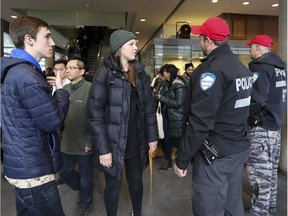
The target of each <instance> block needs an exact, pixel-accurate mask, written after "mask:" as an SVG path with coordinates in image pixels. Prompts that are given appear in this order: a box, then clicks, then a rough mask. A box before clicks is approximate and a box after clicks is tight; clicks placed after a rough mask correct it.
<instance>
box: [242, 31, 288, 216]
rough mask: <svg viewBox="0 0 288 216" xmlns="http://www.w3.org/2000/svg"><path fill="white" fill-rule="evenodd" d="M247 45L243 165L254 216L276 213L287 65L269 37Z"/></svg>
mask: <svg viewBox="0 0 288 216" xmlns="http://www.w3.org/2000/svg"><path fill="white" fill-rule="evenodd" d="M246 45H248V46H250V56H251V59H252V61H251V62H250V63H249V69H250V70H251V71H252V73H253V77H254V80H253V90H252V96H251V105H250V113H249V118H248V123H249V126H250V130H249V133H250V139H251V149H250V156H249V159H248V161H247V163H246V168H247V171H248V179H249V182H250V185H251V187H252V190H253V195H252V198H251V209H250V211H251V212H252V213H253V214H255V215H269V212H270V213H276V198H277V171H278V163H279V157H280V148H281V127H282V126H283V123H284V121H285V109H286V105H287V104H286V103H287V102H286V98H287V87H286V79H287V78H286V66H285V64H284V62H283V61H282V60H281V59H280V57H279V56H277V55H276V54H275V53H273V52H271V49H272V46H273V41H272V39H271V38H270V37H269V36H268V35H256V36H255V37H254V38H253V39H252V40H251V41H249V42H247V43H246Z"/></svg>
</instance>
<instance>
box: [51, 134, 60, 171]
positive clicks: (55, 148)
mask: <svg viewBox="0 0 288 216" xmlns="http://www.w3.org/2000/svg"><path fill="white" fill-rule="evenodd" d="M48 144H49V149H50V151H51V159H52V165H53V172H54V173H56V172H58V170H60V168H61V167H62V166H63V159H62V154H61V151H60V138H59V136H58V134H57V132H53V133H49V134H48Z"/></svg>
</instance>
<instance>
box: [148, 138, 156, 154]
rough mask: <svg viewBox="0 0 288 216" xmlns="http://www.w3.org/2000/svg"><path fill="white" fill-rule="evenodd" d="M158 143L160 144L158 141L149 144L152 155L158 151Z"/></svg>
mask: <svg viewBox="0 0 288 216" xmlns="http://www.w3.org/2000/svg"><path fill="white" fill-rule="evenodd" d="M157 143H158V141H154V142H149V147H150V149H151V151H152V153H153V152H154V151H155V150H156V149H157Z"/></svg>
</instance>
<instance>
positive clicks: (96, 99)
mask: <svg viewBox="0 0 288 216" xmlns="http://www.w3.org/2000/svg"><path fill="white" fill-rule="evenodd" d="M136 42H137V40H136V37H135V35H134V34H133V33H131V32H128V31H125V30H117V31H115V32H113V33H112V35H111V37H110V46H111V50H112V52H110V53H108V54H107V56H106V57H105V59H104V66H102V67H100V68H99V69H98V70H97V72H96V73H95V75H94V78H93V83H92V86H91V90H90V96H89V107H88V118H89V123H90V125H89V127H90V130H91V135H92V139H93V144H94V154H95V163H96V167H97V168H99V169H100V170H102V171H104V174H105V192H104V202H105V208H106V213H107V215H108V216H114V215H117V208H118V200H119V194H120V189H121V182H122V170H123V165H124V164H125V168H126V178H127V182H128V186H129V193H130V197H131V201H132V206H133V212H134V215H135V216H136V215H137V216H138V215H141V208H142V197H143V182H142V172H143V170H144V169H145V167H146V166H147V165H148V162H149V161H148V149H149V146H150V148H151V149H152V151H154V150H155V149H156V148H157V140H158V131H157V122H156V115H155V102H154V98H153V94H152V91H151V88H150V83H149V78H148V76H147V74H146V72H145V71H144V65H141V64H140V63H139V62H137V61H136V60H135V59H136V55H137V49H138V48H137V46H136Z"/></svg>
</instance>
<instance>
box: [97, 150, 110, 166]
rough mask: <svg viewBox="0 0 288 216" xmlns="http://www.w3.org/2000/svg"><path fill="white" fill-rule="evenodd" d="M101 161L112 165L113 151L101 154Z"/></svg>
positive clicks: (102, 163) (103, 164) (103, 163)
mask: <svg viewBox="0 0 288 216" xmlns="http://www.w3.org/2000/svg"><path fill="white" fill-rule="evenodd" d="M99 161H100V164H101V165H102V166H105V167H108V168H110V167H112V154H111V152H110V153H108V154H105V155H100V156H99Z"/></svg>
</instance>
